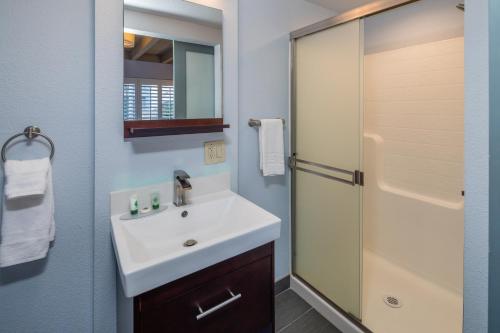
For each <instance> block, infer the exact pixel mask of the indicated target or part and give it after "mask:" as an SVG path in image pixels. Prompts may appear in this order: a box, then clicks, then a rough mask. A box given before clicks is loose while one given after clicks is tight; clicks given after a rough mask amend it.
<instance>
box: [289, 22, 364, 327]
mask: <svg viewBox="0 0 500 333" xmlns="http://www.w3.org/2000/svg"><path fill="white" fill-rule="evenodd" d="M361 34H362V33H361V22H360V21H359V20H356V21H351V22H349V23H345V24H342V25H339V26H336V27H333V28H330V29H327V30H323V31H320V32H317V33H314V34H311V35H307V36H305V37H300V38H298V39H296V40H295V41H294V89H293V91H294V98H293V105H294V108H293V109H294V111H293V117H294V128H293V143H292V144H293V158H292V161H291V163H292V165H293V166H294V172H293V206H292V207H293V243H294V244H293V273H294V275H295V276H296V277H298V278H300V279H301V280H302V281H304V282H306V283H307V284H308V285H310V286H311V287H313V288H314V289H315V290H316V291H317V292H319V293H320V294H321V295H322V296H324V297H326V298H327V299H328V300H330V301H331V302H333V303H334V304H335V305H337V306H339V307H341V308H342V309H343V310H344V311H346V312H348V313H350V314H352V315H353V316H355V317H356V318H361V302H360V298H361V296H360V293H361V190H360V184H362V182H363V180H362V178H363V174H362V173H361V172H359V171H358V170H360V168H361V157H360V156H361V133H362V132H361V126H362V125H361V124H362V119H361V102H360V94H361V51H362V49H361V45H362V44H361V42H362V35H361Z"/></svg>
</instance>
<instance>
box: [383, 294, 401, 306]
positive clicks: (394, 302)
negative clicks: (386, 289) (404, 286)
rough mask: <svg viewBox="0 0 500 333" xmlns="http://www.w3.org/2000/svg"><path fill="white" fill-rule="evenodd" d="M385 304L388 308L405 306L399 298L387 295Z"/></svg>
mask: <svg viewBox="0 0 500 333" xmlns="http://www.w3.org/2000/svg"><path fill="white" fill-rule="evenodd" d="M383 299H384V303H385V304H386V305H387V306H390V307H391V308H396V309H397V308H400V307H402V306H403V303H402V302H401V300H400V299H399V298H397V297H396V296H390V295H386V296H384V298H383Z"/></svg>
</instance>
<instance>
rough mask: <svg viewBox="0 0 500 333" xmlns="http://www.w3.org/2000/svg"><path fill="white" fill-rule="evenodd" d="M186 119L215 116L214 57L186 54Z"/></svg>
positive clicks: (188, 52)
mask: <svg viewBox="0 0 500 333" xmlns="http://www.w3.org/2000/svg"><path fill="white" fill-rule="evenodd" d="M186 113H187V118H189V119H197V118H213V117H214V115H215V71H214V55H213V54H205V53H198V52H190V51H187V52H186Z"/></svg>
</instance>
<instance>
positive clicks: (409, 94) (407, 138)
mask: <svg viewBox="0 0 500 333" xmlns="http://www.w3.org/2000/svg"><path fill="white" fill-rule="evenodd" d="M456 5H457V3H456V1H449V0H440V1H433V0H420V1H392V0H391V1H378V2H374V3H373V4H371V5H368V6H365V7H362V8H360V9H358V10H355V11H352V12H348V13H346V14H343V15H340V16H338V17H335V18H333V19H330V20H326V21H322V22H319V23H317V24H314V25H312V26H309V27H306V28H303V29H300V30H298V31H296V32H293V33H292V35H291V37H292V157H291V159H290V164H291V167H292V169H293V170H294V171H293V175H292V216H293V221H292V286H293V287H294V289H296V290H297V291H298V292H299V293H301V294H302V296H305V298H306V299H309V300H310V302H311V303H313V304H316V305H317V308H318V310H319V311H320V312H322V314H324V315H326V316H327V317H328V318H329V319H330V320H332V321H334V322H335V324H337V326H340V328H342V326H343V327H344V328H346V329H350V330H352V331H353V332H354V331H355V330H356V326H357V327H361V328H368V329H370V330H372V331H373V332H375V333H393V332H394V333H395V332H405V333H413V332H415V333H416V332H428V333H433V332H436V333H437V332H439V333H443V332H445V333H447V332H450V333H455V332H461V327H462V285H463V194H464V193H463V143H464V138H463V110H464V106H463V105H464V101H463V86H464V74H463V69H464V64H463V54H464V50H463V42H464V38H463V13H462V12H461V11H459V10H457V8H456ZM328 311H329V312H328ZM345 318H349V319H348V320H344V319H345Z"/></svg>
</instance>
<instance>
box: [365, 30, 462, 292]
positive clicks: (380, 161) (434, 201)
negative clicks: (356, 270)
mask: <svg viewBox="0 0 500 333" xmlns="http://www.w3.org/2000/svg"><path fill="white" fill-rule="evenodd" d="M463 54H464V39H463V38H462V37H458V38H452V39H446V40H441V41H433V42H429V43H420V44H417V45H413V46H409V47H404V48H399V49H395V50H388V51H382V52H377V53H371V54H368V55H366V56H365V64H364V66H365V78H364V79H365V91H364V94H365V101H364V102H365V120H364V121H365V124H364V127H365V140H364V145H365V146H364V151H365V156H364V165H365V167H364V169H365V174H366V177H365V178H366V184H365V189H364V214H363V215H364V231H363V237H364V247H365V250H369V251H371V252H373V253H374V254H376V255H379V256H381V257H383V258H384V259H386V260H389V261H390V262H392V263H394V264H396V265H398V266H400V267H402V268H405V269H407V270H409V271H411V272H413V273H415V274H417V275H419V276H421V277H423V278H424V279H426V280H429V281H431V282H433V283H436V284H438V285H440V286H442V287H444V288H446V289H449V290H450V291H453V292H456V293H462V287H463V243H464V236H463V222H464V221H463V197H462V190H463V188H464V185H463V175H464V166H463V165H464V163H463V160H464V156H463V151H464V147H463V143H464V130H463V127H464V122H463V121H464V119H463V115H464V59H463Z"/></svg>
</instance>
